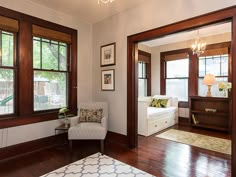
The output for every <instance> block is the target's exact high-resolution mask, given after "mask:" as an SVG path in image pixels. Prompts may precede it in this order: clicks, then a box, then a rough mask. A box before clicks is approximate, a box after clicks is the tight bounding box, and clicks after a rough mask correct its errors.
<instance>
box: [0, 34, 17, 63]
mask: <svg viewBox="0 0 236 177" xmlns="http://www.w3.org/2000/svg"><path fill="white" fill-rule="evenodd" d="M0 34H1V33H0ZM1 48H2V66H13V58H14V57H13V55H14V52H13V51H14V37H13V34H11V33H5V32H2V46H1Z"/></svg>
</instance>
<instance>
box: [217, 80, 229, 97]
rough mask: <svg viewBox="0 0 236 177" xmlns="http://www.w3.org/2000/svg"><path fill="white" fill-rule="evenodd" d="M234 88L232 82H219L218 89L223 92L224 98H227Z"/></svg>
mask: <svg viewBox="0 0 236 177" xmlns="http://www.w3.org/2000/svg"><path fill="white" fill-rule="evenodd" d="M231 88H232V83H231V82H219V83H218V89H219V91H220V92H222V91H223V93H224V96H226V92H227V91H228V90H229V91H230V89H231Z"/></svg>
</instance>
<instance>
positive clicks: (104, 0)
mask: <svg viewBox="0 0 236 177" xmlns="http://www.w3.org/2000/svg"><path fill="white" fill-rule="evenodd" d="M113 1H115V0H98V4H100V2H102V3H104V4H107V3H109V2H113Z"/></svg>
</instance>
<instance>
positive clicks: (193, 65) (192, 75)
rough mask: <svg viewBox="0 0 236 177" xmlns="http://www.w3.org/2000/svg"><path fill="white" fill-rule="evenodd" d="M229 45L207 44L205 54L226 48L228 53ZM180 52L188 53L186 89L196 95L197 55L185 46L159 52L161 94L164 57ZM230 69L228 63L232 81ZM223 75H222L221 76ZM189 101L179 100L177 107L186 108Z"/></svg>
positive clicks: (220, 51) (229, 78)
mask: <svg viewBox="0 0 236 177" xmlns="http://www.w3.org/2000/svg"><path fill="white" fill-rule="evenodd" d="M230 45H231V42H222V43H217V44H209V45H207V47H206V50H208V51H210V52H207V54H210V53H212V52H217V54H220V53H222V52H223V53H224V52H225V51H226V50H228V53H230ZM181 53H188V55H189V71H190V70H191V72H189V84H188V85H189V90H188V93H189V96H194V95H198V78H201V77H199V76H198V73H199V71H198V70H199V66H198V57H196V55H193V54H192V51H191V49H190V48H185V49H179V50H173V51H167V52H161V54H160V55H161V64H160V66H161V74H160V76H161V94H162V95H165V94H166V93H165V90H166V85H165V84H166V83H165V79H166V75H165V74H166V72H165V69H166V59H165V56H167V55H169V56H171V55H176V56H177V55H178V54H180V55H181ZM177 57H178V56H177ZM169 60H172V59H168V61H169ZM231 62H232V61H231V57H229V63H231ZM230 71H231V68H230V64H229V68H228V73H229V74H228V76H227V77H228V81H229V82H232V72H230ZM222 77H224V76H222ZM190 82H191V84H190ZM229 96H231V95H229ZM188 105H189V102H185V101H180V102H179V107H182V108H188V107H189V106H188Z"/></svg>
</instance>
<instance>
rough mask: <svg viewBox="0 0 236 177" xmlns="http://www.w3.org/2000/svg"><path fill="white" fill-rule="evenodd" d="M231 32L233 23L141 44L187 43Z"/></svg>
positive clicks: (181, 33) (150, 45) (151, 45)
mask: <svg viewBox="0 0 236 177" xmlns="http://www.w3.org/2000/svg"><path fill="white" fill-rule="evenodd" d="M228 32H231V22H228V23H222V24H217V25H211V26H206V27H202V28H200V29H198V31H197V30H191V31H184V32H180V33H176V34H171V35H167V36H164V37H161V38H157V39H154V40H149V41H145V42H140V43H141V44H144V45H146V46H149V47H155V46H160V45H165V44H171V43H175V42H181V41H187V40H191V39H195V38H197V37H199V38H202V37H207V36H213V35H219V34H223V33H228Z"/></svg>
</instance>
